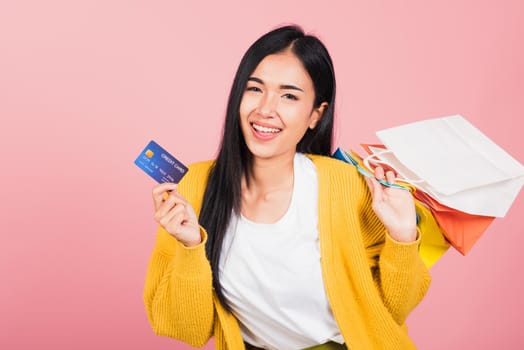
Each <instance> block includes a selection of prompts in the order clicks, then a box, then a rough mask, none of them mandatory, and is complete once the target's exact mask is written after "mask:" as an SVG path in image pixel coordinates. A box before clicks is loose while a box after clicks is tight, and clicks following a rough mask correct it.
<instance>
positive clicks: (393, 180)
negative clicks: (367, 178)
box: [386, 170, 396, 184]
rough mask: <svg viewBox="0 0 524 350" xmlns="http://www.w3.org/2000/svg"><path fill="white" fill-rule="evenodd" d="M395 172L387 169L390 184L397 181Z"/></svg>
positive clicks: (387, 179) (387, 178)
mask: <svg viewBox="0 0 524 350" xmlns="http://www.w3.org/2000/svg"><path fill="white" fill-rule="evenodd" d="M395 180H396V179H395V173H394V172H393V171H391V170H389V171H387V172H386V181H387V182H389V183H390V184H394V183H395Z"/></svg>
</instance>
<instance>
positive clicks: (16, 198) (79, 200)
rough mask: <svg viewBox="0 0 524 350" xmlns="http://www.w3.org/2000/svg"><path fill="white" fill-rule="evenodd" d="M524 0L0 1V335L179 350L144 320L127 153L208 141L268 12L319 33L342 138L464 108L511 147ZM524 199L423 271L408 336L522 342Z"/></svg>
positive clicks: (192, 156) (1, 344)
mask: <svg viewBox="0 0 524 350" xmlns="http://www.w3.org/2000/svg"><path fill="white" fill-rule="evenodd" d="M313 3H314V5H313ZM523 4H524V3H523V2H522V1H520V0H515V1H491V2H489V1H457V0H454V1H438V2H436V1H435V2H431V3H430V2H429V1H401V2H399V1H389V2H385V1H384V2H379V1H366V2H358V3H357V2H356V1H337V2H328V1H321V2H318V1H315V2H311V3H306V2H305V1H293V2H292V1H289V2H284V1H274V0H268V1H264V2H246V1H221V2H211V1H209V3H206V2H202V1H192V2H191V1H184V2H177V1H158V0H156V1H123V0H120V1H118V0H106V1H93V0H91V1H85V0H84V1H66V0H62V1H59V0H48V1H36V0H32V1H31V0H18V1H2V2H1V3H0V116H1V121H2V123H1V126H0V146H1V149H2V152H1V154H2V159H1V164H2V166H1V175H0V176H1V181H0V193H1V204H0V206H1V207H0V222H1V226H0V230H1V231H0V233H1V236H0V237H1V238H0V247H1V248H0V249H1V254H0V315H1V316H0V348H1V349H31V348H35V349H57V350H58V349H128V350H131V349H189V348H190V347H188V346H186V345H183V344H181V343H178V342H177V341H175V340H171V339H167V338H161V337H157V336H155V335H154V334H153V333H152V331H151V329H150V327H149V325H148V324H147V321H146V316H145V312H144V307H143V304H142V287H143V281H144V274H145V269H146V265H147V261H148V257H149V254H150V251H151V249H152V246H153V241H154V231H155V228H156V225H155V223H154V221H153V218H152V203H151V195H150V191H151V188H152V187H153V185H154V182H153V180H152V179H150V178H149V177H147V176H146V175H145V174H144V173H142V172H141V171H140V170H138V168H136V166H135V165H134V164H133V161H134V159H135V157H136V156H137V155H138V153H139V152H140V151H141V150H142V148H143V147H144V146H145V144H146V143H147V142H148V141H149V140H150V139H155V140H156V141H158V142H159V143H160V144H161V145H163V146H164V147H166V148H167V149H169V150H170V151H171V152H172V153H174V154H175V155H176V156H177V157H178V158H179V159H180V160H181V161H183V162H185V163H191V162H193V161H197V160H201V159H207V158H210V157H213V156H214V154H215V151H216V148H217V143H218V140H219V134H220V130H221V126H222V119H223V114H224V109H225V104H226V98H227V94H228V90H229V87H230V84H231V82H232V78H233V73H234V71H235V69H236V67H237V64H238V62H239V60H240V57H241V55H242V54H243V53H244V51H245V50H246V49H247V47H248V45H249V44H251V42H252V41H253V40H254V39H256V38H257V37H258V36H259V35H261V34H262V33H264V32H266V31H267V30H269V29H272V28H273V27H274V26H276V25H279V24H282V23H288V22H295V23H299V24H301V25H303V26H304V28H305V29H306V30H307V31H310V32H313V33H316V34H317V35H319V36H320V38H321V39H323V40H324V42H325V44H326V45H327V46H328V48H329V49H330V52H331V53H332V56H333V59H334V62H335V68H336V73H337V79H338V86H339V90H338V96H339V99H338V106H337V108H338V121H337V145H339V146H343V147H345V148H354V149H356V150H358V151H361V150H360V148H359V146H358V144H359V143H360V142H369V143H371V142H377V141H378V140H377V139H376V137H375V135H374V132H375V131H376V130H380V129H383V128H386V127H390V126H394V125H398V124H402V123H406V122H410V121H415V120H418V119H425V118H430V117H437V116H446V115H451V114H456V113H460V114H462V115H463V116H465V117H466V118H467V119H469V120H470V121H471V122H472V123H474V124H475V125H476V126H477V127H478V128H479V129H480V130H482V131H484V132H485V133H486V134H487V135H488V136H489V137H491V138H492V139H493V140H494V141H495V142H496V143H498V144H499V145H500V146H502V147H503V148H504V149H506V150H508V151H509V152H510V153H511V154H512V155H513V156H514V157H515V158H516V159H518V160H520V161H521V162H522V161H524V147H523V141H522V135H521V133H522V130H523V126H524V122H523V121H522V118H523V117H524V104H523V103H522V98H523V92H524V66H523V63H522V62H524V45H523V43H524V36H523V34H524V6H523ZM464 171H468V170H467V169H464ZM523 212H524V196H522V194H521V195H520V196H519V197H518V198H517V200H516V201H515V203H514V205H513V207H512V208H511V210H510V212H509V213H508V215H507V216H506V218H504V219H497V220H496V221H495V222H494V223H493V225H492V226H491V227H490V228H489V229H488V231H487V232H486V233H485V234H484V236H483V237H482V238H481V239H480V241H479V242H478V244H477V245H476V246H475V247H474V248H473V250H472V251H471V253H470V254H469V255H468V256H466V257H463V256H461V255H460V254H458V253H456V252H455V251H451V250H450V251H449V252H448V253H447V254H446V255H445V256H444V257H443V258H442V260H441V261H440V262H439V263H437V265H436V266H435V267H434V268H433V269H432V271H431V272H432V275H433V284H432V286H431V289H430V291H429V293H428V295H427V297H426V298H425V299H424V301H423V302H422V303H421V304H420V306H419V307H418V308H417V309H416V310H415V311H414V312H413V313H412V315H411V316H410V318H409V328H410V333H411V335H412V338H413V339H414V341H415V342H416V344H417V345H418V347H419V348H420V349H428V350H431V349H449V350H453V349H522V348H523V347H524V332H523V331H522V325H523V324H524V298H523V297H522V295H523V294H524V277H523V276H524V274H523V273H522V271H521V266H522V258H521V254H520V251H521V249H522V248H521V247H522V245H523V244H524V235H523V234H524V224H523V223H522V221H521V217H522V213H523ZM519 214H520V215H519ZM519 216H520V217H519ZM206 348H207V349H213V345H212V344H210V345H208V346H207V347H206Z"/></svg>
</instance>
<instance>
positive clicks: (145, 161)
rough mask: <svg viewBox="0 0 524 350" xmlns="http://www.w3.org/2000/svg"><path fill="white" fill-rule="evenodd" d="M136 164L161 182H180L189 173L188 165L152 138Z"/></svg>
mask: <svg viewBox="0 0 524 350" xmlns="http://www.w3.org/2000/svg"><path fill="white" fill-rule="evenodd" d="M135 164H136V166H138V167H139V168H140V169H142V170H143V171H145V173H146V174H148V175H149V176H151V177H152V178H153V179H155V180H156V181H157V182H159V183H163V182H174V183H178V182H179V181H180V180H181V179H182V178H183V177H184V175H185V174H186V173H187V167H186V166H185V165H184V164H182V163H181V162H180V161H179V160H178V159H176V158H175V157H173V156H172V155H171V154H169V152H168V151H166V150H165V149H163V148H162V147H161V146H160V145H159V144H158V143H156V142H155V141H153V140H151V141H150V142H149V143H148V144H147V146H146V148H144V150H143V151H142V152H141V153H140V154H139V155H138V157H137V158H136V160H135Z"/></svg>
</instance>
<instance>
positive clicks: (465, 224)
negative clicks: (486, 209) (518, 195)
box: [413, 191, 495, 255]
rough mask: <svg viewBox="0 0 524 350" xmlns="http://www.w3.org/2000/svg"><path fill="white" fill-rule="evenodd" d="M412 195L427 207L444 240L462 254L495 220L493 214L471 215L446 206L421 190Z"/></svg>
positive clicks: (464, 253) (466, 251) (467, 250)
mask: <svg viewBox="0 0 524 350" xmlns="http://www.w3.org/2000/svg"><path fill="white" fill-rule="evenodd" d="M413 196H414V197H415V198H416V199H417V200H418V201H419V202H421V203H424V204H425V205H426V206H427V207H428V208H429V210H430V211H431V214H432V215H433V217H434V218H435V220H436V221H437V223H438V225H439V227H440V228H441V229H442V232H443V233H444V236H445V237H446V240H447V241H448V242H449V244H451V246H453V248H455V249H456V250H457V251H458V252H460V253H461V254H462V255H466V254H467V253H469V251H470V250H471V248H472V247H473V245H474V244H475V243H476V242H477V241H478V239H479V238H480V237H481V236H482V234H483V233H484V232H485V231H486V229H487V228H488V226H489V225H491V223H492V222H493V220H495V217H493V216H482V215H473V214H468V213H464V212H461V211H459V210H456V209H453V208H449V207H446V206H445V205H443V204H440V203H439V202H437V201H436V200H434V199H433V198H431V196H429V195H428V194H426V193H424V192H422V191H415V192H414V193H413Z"/></svg>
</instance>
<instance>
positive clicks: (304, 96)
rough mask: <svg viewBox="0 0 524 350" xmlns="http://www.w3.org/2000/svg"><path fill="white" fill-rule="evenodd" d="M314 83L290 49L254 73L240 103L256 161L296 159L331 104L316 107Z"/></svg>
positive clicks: (270, 58) (246, 136) (265, 61)
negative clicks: (298, 149)
mask: <svg viewBox="0 0 524 350" xmlns="http://www.w3.org/2000/svg"><path fill="white" fill-rule="evenodd" d="M314 100H315V90H314V87H313V82H312V80H311V78H310V76H309V74H308V73H307V71H306V70H305V68H304V67H303V65H302V62H300V60H299V59H298V58H297V57H296V56H295V55H294V54H293V53H292V52H291V51H289V50H287V51H285V52H282V53H278V54H273V55H269V56H266V57H265V58H264V59H263V60H262V61H261V62H260V63H259V64H258V66H257V67H256V69H255V70H254V71H253V73H252V74H251V76H250V78H249V79H248V82H247V84H246V89H245V91H244V95H243V96H242V101H241V103H240V124H241V128H242V133H243V135H244V139H245V140H246V144H247V147H248V148H249V150H250V151H251V153H253V155H254V157H255V158H262V159H269V158H280V157H285V156H292V155H294V153H295V150H296V146H297V144H298V142H299V141H300V139H301V138H302V136H304V133H305V132H306V130H307V129H308V128H314V127H315V126H316V124H317V122H318V121H319V119H320V117H321V116H322V112H323V110H324V108H326V107H327V103H323V104H322V105H321V106H320V107H318V108H314V106H313V103H314Z"/></svg>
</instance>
